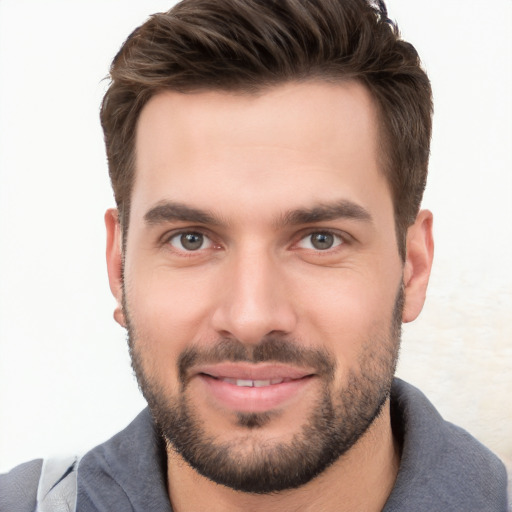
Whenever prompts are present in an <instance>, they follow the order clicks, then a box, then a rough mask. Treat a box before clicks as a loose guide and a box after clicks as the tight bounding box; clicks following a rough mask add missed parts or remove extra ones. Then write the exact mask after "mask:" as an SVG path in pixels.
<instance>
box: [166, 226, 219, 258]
mask: <svg viewBox="0 0 512 512" xmlns="http://www.w3.org/2000/svg"><path fill="white" fill-rule="evenodd" d="M191 233H197V234H200V235H202V236H203V237H204V238H205V239H208V240H209V241H210V244H209V246H208V247H205V248H201V249H197V250H196V251H187V250H186V249H179V248H177V247H175V246H172V245H171V243H170V242H171V240H172V239H173V238H175V237H178V236H180V235H185V234H191ZM158 244H159V245H161V246H171V247H172V249H173V250H175V251H176V252H180V253H189V254H193V253H194V252H195V253H199V252H201V251H204V250H206V249H211V248H212V247H216V246H219V245H220V244H218V243H217V242H216V241H215V240H214V237H213V236H212V234H211V233H210V232H209V231H208V230H207V229H205V228H202V227H196V226H192V227H182V228H176V229H173V230H171V231H166V232H165V233H164V234H163V235H162V236H161V237H160V239H159V241H158Z"/></svg>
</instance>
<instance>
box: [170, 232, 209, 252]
mask: <svg viewBox="0 0 512 512" xmlns="http://www.w3.org/2000/svg"><path fill="white" fill-rule="evenodd" d="M168 243H169V244H170V245H172V247H174V248H175V249H178V250H180V251H198V250H199V249H209V248H210V247H212V246H213V242H212V241H211V240H210V239H209V238H208V237H207V236H205V235H203V234H202V233H198V232H196V231H187V232H185V233H177V234H176V235H174V236H172V237H171V238H170V239H169V242H168Z"/></svg>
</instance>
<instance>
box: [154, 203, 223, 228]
mask: <svg viewBox="0 0 512 512" xmlns="http://www.w3.org/2000/svg"><path fill="white" fill-rule="evenodd" d="M144 220H145V221H146V224H149V225H155V224H161V223H164V222H176V221H184V222H196V223H198V224H210V225H213V226H217V225H220V224H222V222H221V221H220V220H219V219H217V218H216V217H215V216H214V215H212V214H211V213H209V212H207V211H204V210H200V209H199V208H193V207H191V206H187V205H185V204H183V203H177V202H174V201H162V202H161V203H158V204H157V205H156V206H154V207H153V208H151V209H150V210H148V211H147V212H146V214H145V215H144Z"/></svg>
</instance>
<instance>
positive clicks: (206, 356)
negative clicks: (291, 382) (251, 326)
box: [178, 337, 336, 386]
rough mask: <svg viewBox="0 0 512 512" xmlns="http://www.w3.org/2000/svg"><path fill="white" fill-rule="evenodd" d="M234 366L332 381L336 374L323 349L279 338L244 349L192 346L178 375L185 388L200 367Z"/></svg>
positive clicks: (225, 343) (224, 344) (226, 343)
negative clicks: (280, 366) (270, 366)
mask: <svg viewBox="0 0 512 512" xmlns="http://www.w3.org/2000/svg"><path fill="white" fill-rule="evenodd" d="M224 362H233V363H239V362H244V363H252V364H257V363H265V362H273V363H284V364H290V365H294V366H297V367H299V368H313V369H314V370H315V373H316V374H318V375H319V376H322V377H324V378H327V379H328V380H331V379H332V378H333V377H334V373H335V370H336V360H335V358H334V357H333V356H332V355H331V354H330V353H329V352H327V351H326V350H324V349H312V348H309V347H305V346H303V345H300V344H299V343H297V342H295V341H293V340H284V339H281V338H276V337H268V338H265V339H263V340H262V341H261V342H260V343H258V344H257V345H244V344H243V343H242V342H241V341H239V340H237V339H232V338H222V339H221V340H219V341H218V342H217V343H215V345H212V346H210V347H197V346H195V347H194V346H191V347H188V348H186V349H185V350H184V351H183V352H182V353H181V354H180V356H179V358H178V374H179V378H180V382H181V384H182V385H183V386H184V385H185V384H186V383H187V381H188V377H189V374H190V370H191V369H192V368H193V367H194V366H197V365H202V364H218V363H224Z"/></svg>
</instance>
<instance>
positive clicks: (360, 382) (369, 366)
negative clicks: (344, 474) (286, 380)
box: [123, 287, 404, 494]
mask: <svg viewBox="0 0 512 512" xmlns="http://www.w3.org/2000/svg"><path fill="white" fill-rule="evenodd" d="M124 297H126V294H124ZM403 303H404V293H403V288H402V287H400V290H399V292H398V294H397V297H396V300H395V304H394V309H393V312H392V315H391V318H390V322H389V328H388V329H387V330H386V331H387V332H383V333H382V335H380V336H377V337H374V338H373V339H370V340H366V341H365V342H364V343H362V346H361V350H360V353H359V357H358V361H357V362H358V363H359V366H358V368H357V369H353V370H350V371H348V372H347V378H346V380H345V383H344V385H342V386H338V387H334V388H333V381H334V375H335V371H336V360H335V359H334V357H333V356H332V355H331V354H330V353H328V352H327V351H324V350H315V349H311V348H309V347H305V346H302V345H300V344H299V343H298V342H297V341H296V340H293V339H290V338H289V337H286V336H283V337H280V336H274V337H268V338H265V339H263V340H261V342H260V343H259V344H257V345H254V346H247V345H244V344H243V343H241V342H240V341H238V340H236V339H231V338H223V339H219V340H217V343H215V344H214V345H213V346H212V347H210V348H207V349H205V348H198V347H189V348H187V349H186V350H184V351H183V352H182V353H181V355H180V356H179V358H178V361H177V370H178V375H179V381H180V386H179V390H178V392H176V393H173V394H171V393H170V392H169V391H167V390H166V389H164V387H163V386H162V385H161V384H159V383H158V382H157V381H156V379H155V378H154V377H153V376H152V375H151V374H150V372H148V371H146V368H145V365H144V363H143V361H144V357H143V356H144V354H141V352H140V351H139V349H138V345H139V344H138V337H137V331H136V327H135V326H134V325H133V324H132V323H131V321H130V317H129V309H128V307H127V304H126V302H124V303H123V309H124V314H125V319H126V323H127V330H128V343H129V348H130V355H131V360H132V367H133V369H134V372H135V375H136V378H137V382H138V384H139V388H140V390H141V392H142V394H143V395H144V397H145V399H146V400H147V402H148V405H149V409H150V411H151V414H152V416H153V418H154V420H155V423H156V424H157V426H158V428H159V429H160V432H161V434H162V436H163V438H164V439H165V441H166V443H167V445H168V446H169V447H170V448H171V449H172V450H174V451H175V452H176V453H178V454H179V455H180V456H181V457H182V458H183V459H184V460H185V461H186V462H187V463H188V464H189V465H190V466H191V467H192V468H194V469H195V470H196V471H197V472H198V473H200V474H201V475H203V476H205V477H206V478H208V479H209V480H211V481H213V482H215V483H217V484H221V485H224V486H226V487H229V488H231V489H234V490H236V491H242V492H246V493H256V494H270V493H275V492H278V491H283V490H286V489H293V488H297V487H300V486H302V485H304V484H306V483H308V482H309V481H311V480H312V479H313V478H315V477H316V476H317V475H319V474H320V473H322V472H323V471H324V470H325V469H327V468H328V467H329V466H330V465H332V464H333V463H334V462H335V461H336V460H338V459H339V458H340V457H342V456H343V455H344V454H345V453H346V452H347V451H348V450H350V448H352V446H354V444H355V443H356V442H357V441H358V440H359V439H360V438H361V437H362V436H363V435H364V434H365V432H366V431H367V430H368V429H369V427H370V426H371V425H372V424H373V422H374V421H375V419H376V418H377V417H378V416H379V414H380V413H381V411H382V408H383V406H384V404H385V403H386V401H387V399H388V397H389V393H390V389H391V383H392V380H393V376H394V373H395V369H396V364H397V360H398V353H399V348H400V336H401V325H402V320H401V317H402V309H403ZM227 361H233V362H240V361H242V362H248V363H262V362H273V363H288V364H293V365H295V366H297V367H308V368H314V369H315V374H316V375H317V376H318V377H320V381H321V382H322V391H321V393H320V395H319V396H318V398H317V400H316V402H315V403H314V404H313V406H312V407H311V412H310V414H309V416H308V417H306V418H305V421H304V422H303V424H302V426H300V428H299V429H298V430H297V432H296V433H295V434H294V435H293V436H292V437H291V439H290V440H288V441H286V442H284V441H283V442H276V441H275V440H272V442H270V441H269V440H266V439H265V437H264V436H259V435H258V433H259V432H261V431H262V430H263V429H264V427H265V425H267V424H268V423H270V422H271V421H272V419H273V417H274V415H275V414H276V413H275V412H273V411H271V412H264V413H241V412H240V413H237V414H236V424H237V426H238V427H239V428H242V429H245V430H246V435H244V436H241V437H240V436H238V437H237V438H236V439H234V440H232V441H220V440H218V439H216V438H215V436H214V435H213V434H209V433H208V432H207V429H206V428H205V424H204V422H203V421H202V420H201V419H200V416H199V414H198V411H197V410H196V408H195V407H194V405H193V404H192V403H191V400H190V398H189V396H188V394H187V390H188V383H189V379H188V374H189V369H190V368H192V367H193V366H194V365H196V364H199V363H207V364H212V363H219V362H227Z"/></svg>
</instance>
